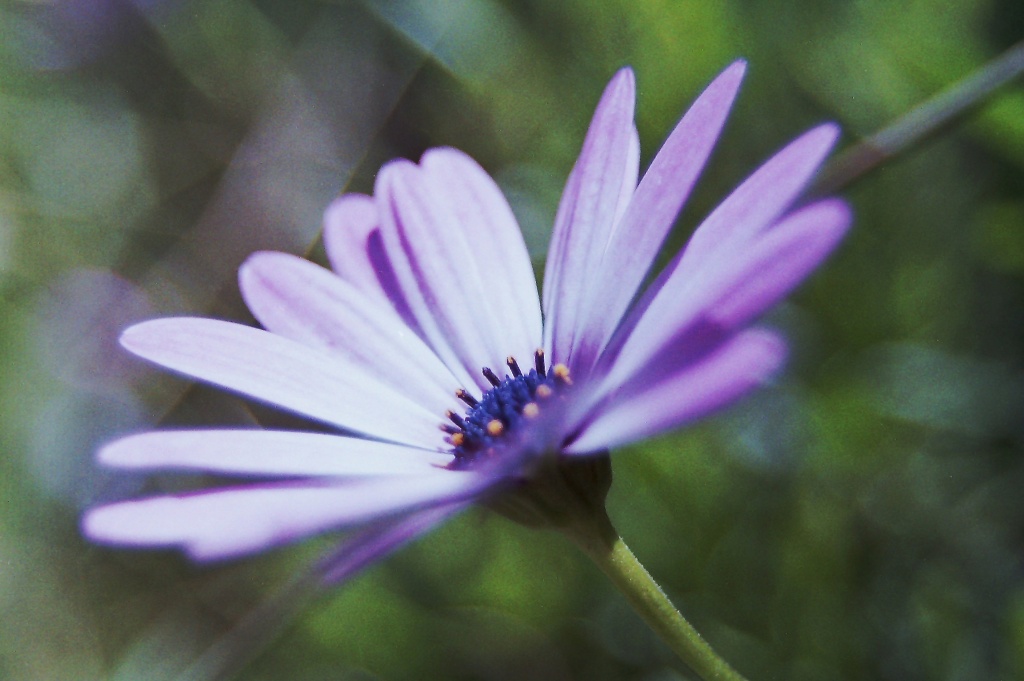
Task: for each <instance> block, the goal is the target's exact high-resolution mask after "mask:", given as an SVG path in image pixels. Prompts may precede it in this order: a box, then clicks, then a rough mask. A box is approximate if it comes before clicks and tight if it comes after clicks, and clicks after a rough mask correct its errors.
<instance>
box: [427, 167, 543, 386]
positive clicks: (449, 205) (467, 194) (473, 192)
mask: <svg viewBox="0 0 1024 681" xmlns="http://www.w3.org/2000/svg"><path fill="white" fill-rule="evenodd" d="M420 165H421V167H422V168H423V172H424V177H425V179H426V183H427V186H428V187H429V191H430V193H431V195H432V196H433V197H434V199H435V200H436V201H437V202H438V203H439V204H440V205H442V206H444V208H445V209H446V211H447V212H448V213H449V214H450V215H452V216H453V217H454V219H455V222H454V223H453V224H451V225H450V226H449V227H448V232H446V234H448V233H451V232H457V233H458V234H460V235H462V236H464V237H465V240H466V246H467V248H468V255H469V257H470V259H471V261H472V264H474V265H475V266H476V267H478V268H479V275H480V281H481V283H482V288H481V289H480V290H477V291H473V292H472V295H474V296H475V297H477V298H480V299H481V301H482V303H483V305H484V307H485V308H486V309H487V310H488V311H489V312H490V313H491V314H492V316H493V317H494V318H495V323H494V328H495V329H498V332H497V333H494V334H492V337H491V338H489V339H488V342H489V343H490V344H492V345H493V346H494V351H496V352H493V353H492V354H495V357H496V359H498V360H501V361H504V360H505V358H506V357H507V356H508V355H510V354H511V355H514V356H516V357H519V358H520V359H523V360H525V359H526V358H528V357H530V356H531V355H532V354H533V352H534V350H536V349H537V348H538V347H540V344H541V341H542V336H541V314H540V300H539V299H538V296H537V280H536V279H535V277H534V274H533V265H532V263H531V262H530V254H529V253H528V252H527V250H526V242H525V241H523V235H522V232H521V231H520V229H519V224H518V223H517V222H516V218H515V216H514V215H513V214H512V209H511V208H510V207H509V205H508V201H507V200H506V199H505V196H504V195H503V194H502V193H501V189H499V187H498V185H497V184H495V183H494V181H493V180H492V179H491V178H490V176H489V175H488V174H487V172H486V171H484V169H483V168H481V167H480V166H479V165H478V164H477V163H476V161H474V160H473V159H471V158H470V157H469V156H467V155H466V154H464V153H462V152H461V151H458V150H456V149H451V148H441V149H431V150H430V151H428V152H427V153H425V154H424V155H423V159H422V161H421V162H420ZM447 238H452V237H447ZM465 266H467V264H465V263H463V264H461V265H460V267H465ZM474 368H475V369H479V368H480V367H474Z"/></svg>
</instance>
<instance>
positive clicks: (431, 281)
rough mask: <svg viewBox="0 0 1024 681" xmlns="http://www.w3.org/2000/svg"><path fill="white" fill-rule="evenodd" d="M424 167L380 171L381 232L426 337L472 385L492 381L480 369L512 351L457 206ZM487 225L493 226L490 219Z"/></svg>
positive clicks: (483, 386) (401, 164)
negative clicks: (437, 191)
mask: <svg viewBox="0 0 1024 681" xmlns="http://www.w3.org/2000/svg"><path fill="white" fill-rule="evenodd" d="M432 192H433V187H432V186H431V184H430V183H429V182H428V180H427V178H426V176H425V173H424V171H423V170H422V169H421V168H419V167H418V166H416V165H414V164H413V163H410V162H408V161H393V162H391V163H389V164H388V165H387V166H385V167H384V168H383V169H381V171H380V173H379V174H378V175H377V185H376V189H375V195H376V196H377V198H378V200H379V201H380V202H381V215H382V222H383V225H382V228H381V229H382V234H383V237H384V245H385V247H386V249H387V252H388V256H389V258H390V260H391V262H392V264H393V265H394V269H395V275H396V277H397V279H398V282H399V284H400V285H401V287H402V292H403V294H404V295H405V298H406V300H407V301H408V304H409V309H410V312H411V314H412V315H413V317H414V318H415V319H416V321H417V323H418V325H419V327H420V329H421V330H422V333H423V336H424V340H426V342H427V343H428V344H429V345H430V346H431V348H433V350H434V351H435V352H436V353H437V355H438V356H439V357H440V358H441V360H442V361H443V362H444V363H445V364H446V365H447V366H448V368H449V369H451V371H452V372H453V373H454V374H455V375H456V376H457V377H458V378H459V379H460V381H462V382H463V385H464V386H465V387H466V388H467V389H469V388H471V386H479V388H480V390H481V391H483V390H487V389H488V388H489V387H490V385H489V384H488V383H487V381H486V379H484V377H483V376H482V375H481V374H480V368H481V367H483V366H489V367H491V368H492V369H495V370H497V369H500V368H501V367H502V366H503V365H504V363H505V357H506V356H507V351H505V350H503V349H502V348H501V347H499V345H500V344H501V343H500V338H501V334H502V328H501V324H500V320H499V319H498V317H497V316H496V313H495V311H494V310H491V309H489V307H488V305H487V296H486V295H485V293H484V292H485V289H486V286H487V285H488V284H489V283H490V282H487V281H485V279H484V278H483V276H482V271H481V268H483V267H484V266H485V264H486V263H480V262H478V258H477V256H476V254H474V253H473V252H472V250H471V249H470V247H469V240H468V238H467V236H466V235H465V234H464V233H463V231H462V230H463V228H464V227H465V226H464V225H462V223H460V222H459V221H458V218H457V217H456V216H455V215H454V214H453V212H452V211H451V209H450V208H449V207H448V206H447V205H446V204H445V203H443V202H440V201H438V200H437V198H436V197H435V196H434V195H433V193H432ZM484 228H486V225H484Z"/></svg>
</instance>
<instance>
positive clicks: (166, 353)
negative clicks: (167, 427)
mask: <svg viewBox="0 0 1024 681" xmlns="http://www.w3.org/2000/svg"><path fill="white" fill-rule="evenodd" d="M121 344H122V345H123V346H124V347H125V348H126V349H128V350H130V351H131V352H133V353H135V354H136V355H138V356H140V357H143V358H145V359H148V360H150V361H151V362H156V363H157V364H160V365H162V366H165V367H167V368H168V369H172V370H174V371H179V372H181V373H183V374H186V375H189V376H192V377H194V378H198V379H201V380H203V381H207V382H209V383H213V384H216V385H220V386H222V387H225V388H228V389H230V390H236V391H238V392H240V393H243V394H245V395H248V396H250V397H254V398H256V399H258V400H263V401H266V402H269V403H271V404H276V405H277V406H279V407H283V408H285V409H288V410H291V411H294V412H297V413H299V414H303V415H305V416H308V417H310V418H313V419H317V420H320V421H324V422H326V423H330V424H333V425H336V426H338V427H341V428H345V429H348V430H352V431H355V432H358V433H363V434H366V435H370V436H372V437H377V438H381V439H385V440H392V441H394V442H401V443H404V444H409V445H413V446H416V447H423V448H428V449H434V448H441V447H442V446H443V437H442V436H441V434H440V432H439V431H438V429H437V423H438V420H439V417H440V416H442V415H438V414H435V413H433V412H431V411H429V410H428V409H425V408H424V407H422V406H420V405H418V404H416V403H414V402H412V401H410V400H409V399H408V398H407V397H406V396H405V395H403V394H401V393H398V392H396V391H395V390H393V389H391V388H390V387H388V386H386V385H384V384H382V383H381V382H380V381H379V380H377V379H376V378H374V377H373V376H372V375H370V374H369V373H367V372H366V370H365V369H363V368H362V367H361V366H359V365H356V364H354V363H352V362H346V361H344V358H343V357H339V356H337V355H332V354H331V353H328V352H326V351H324V350H317V349H315V348H309V347H306V346H303V345H300V344H299V343H296V342H295V341H292V340H289V339H287V338H282V337H280V336H275V335H274V334H272V333H269V332H267V331H263V330H261V329H254V328H251V327H248V326H243V325H241V324H234V323H231V322H223V321H218V320H214V319H199V318H171V319H155V320H152V321H148V322H143V323H141V324H136V325H135V326H132V327H129V328H128V329H127V330H126V331H125V332H124V334H122V336H121Z"/></svg>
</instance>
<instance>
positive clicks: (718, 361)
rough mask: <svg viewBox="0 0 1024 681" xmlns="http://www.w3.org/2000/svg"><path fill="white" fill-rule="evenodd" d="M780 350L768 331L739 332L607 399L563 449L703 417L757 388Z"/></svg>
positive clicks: (616, 441)
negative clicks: (693, 358)
mask: <svg viewBox="0 0 1024 681" xmlns="http://www.w3.org/2000/svg"><path fill="white" fill-rule="evenodd" d="M785 354H786V346H785V343H784V342H783V341H782V340H781V339H780V338H779V337H778V336H776V335H775V334H774V333H772V332H770V331H765V330H761V329H755V330H751V331H744V332H742V333H740V334H738V335H737V336H736V337H735V338H733V339H732V340H731V341H729V342H728V343H725V344H723V345H722V346H721V347H720V348H719V349H718V350H716V351H714V352H712V353H710V354H708V355H707V356H705V357H704V358H703V359H702V360H701V361H699V362H696V363H694V364H691V365H686V366H683V367H682V368H680V369H678V370H676V371H665V372H663V373H662V375H661V376H660V377H658V378H657V379H656V380H652V381H651V382H650V383H649V384H648V385H647V386H642V387H640V388H638V389H636V390H637V392H635V393H633V394H630V395H629V396H628V398H623V399H616V400H614V401H611V402H610V403H609V404H608V406H607V407H606V408H605V409H601V410H599V411H598V413H597V415H596V416H595V417H594V418H593V420H592V421H591V422H590V423H589V424H587V425H586V426H585V427H584V429H583V430H582V432H581V433H580V435H579V437H578V438H577V439H576V440H575V441H574V442H573V443H572V444H570V445H569V446H568V447H567V448H566V451H567V452H568V453H570V454H587V453H590V452H595V451H600V450H604V449H608V448H610V447H616V446H619V445H623V444H627V443H629V442H633V441H636V440H639V439H641V438H645V437H650V436H651V435H655V434H657V433H659V432H662V431H664V430H667V429H669V428H673V427H676V426H679V425H682V424H684V423H687V422H690V421H694V420H696V419H698V418H701V417H703V416H706V415H708V414H710V413H711V412H713V411H715V410H717V409H720V408H722V407H724V406H726V405H728V404H730V403H732V402H733V401H735V400H736V399H738V398H739V397H741V396H742V395H743V394H745V393H747V392H748V391H750V390H752V389H753V388H755V387H757V386H758V385H759V384H760V383H762V382H763V381H764V380H765V379H766V378H767V377H768V376H770V375H771V374H772V373H774V372H775V370H776V369H778V367H779V365H780V364H781V363H782V361H783V359H784V358H785Z"/></svg>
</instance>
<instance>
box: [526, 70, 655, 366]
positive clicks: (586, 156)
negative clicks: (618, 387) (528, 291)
mask: <svg viewBox="0 0 1024 681" xmlns="http://www.w3.org/2000/svg"><path fill="white" fill-rule="evenodd" d="M635 100H636V81H635V78H634V76H633V71H632V70H631V69H628V68H625V69H622V70H621V71H619V72H618V73H617V74H615V77H614V78H612V80H611V82H610V83H609V84H608V87H607V88H605V91H604V94H603V95H602V97H601V101H600V102H599V103H598V105H597V109H596V110H595V112H594V118H593V120H592V121H591V123H590V129H589V130H588V131H587V136H586V139H585V140H584V142H583V149H582V151H581V152H580V156H579V159H577V161H576V165H575V167H574V168H573V170H572V173H571V175H570V176H569V180H568V182H567V183H566V187H565V190H564V192H563V193H562V199H561V202H560V204H559V206H558V213H557V215H556V218H555V227H554V231H553V233H552V236H551V246H550V248H549V250H548V258H547V265H546V267H545V280H544V312H545V316H546V317H547V319H548V329H547V333H548V338H547V345H548V346H549V348H550V349H551V353H552V357H554V358H556V361H559V362H565V363H574V364H579V362H578V360H577V358H576V357H575V354H574V353H575V346H576V343H577V336H578V335H579V333H580V332H582V331H585V330H586V329H585V320H583V319H582V315H583V314H584V313H585V312H586V310H585V309H584V305H585V301H586V298H587V292H588V291H589V289H590V286H591V285H592V284H591V280H592V279H596V278H597V275H598V274H599V272H596V271H595V268H594V267H593V264H594V263H595V262H597V261H598V260H599V259H600V257H601V254H602V252H603V250H604V248H605V246H606V244H607V243H608V240H609V238H610V235H611V233H612V230H613V228H614V227H615V222H616V221H617V220H618V218H619V216H620V215H621V214H622V211H623V209H624V207H625V204H626V203H628V197H631V196H632V194H633V191H634V189H635V188H636V181H637V172H638V164H639V142H638V140H637V137H636V130H635V128H634V126H633V107H634V103H635ZM624 198H625V200H624Z"/></svg>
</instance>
